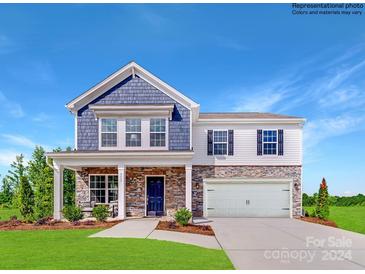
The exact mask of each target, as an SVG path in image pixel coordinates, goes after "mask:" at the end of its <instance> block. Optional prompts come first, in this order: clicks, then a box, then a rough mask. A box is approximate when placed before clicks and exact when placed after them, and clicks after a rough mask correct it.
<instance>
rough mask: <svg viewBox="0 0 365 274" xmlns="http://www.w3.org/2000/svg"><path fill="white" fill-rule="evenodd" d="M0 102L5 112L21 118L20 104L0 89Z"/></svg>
mask: <svg viewBox="0 0 365 274" xmlns="http://www.w3.org/2000/svg"><path fill="white" fill-rule="evenodd" d="M0 104H1V106H2V107H1V108H0V109H2V110H3V112H4V113H5V114H10V115H11V116H12V117H14V118H21V117H23V116H24V111H23V108H22V106H21V105H20V104H19V103H17V102H14V101H11V100H9V99H8V98H7V97H6V96H5V94H4V93H2V92H1V91H0Z"/></svg>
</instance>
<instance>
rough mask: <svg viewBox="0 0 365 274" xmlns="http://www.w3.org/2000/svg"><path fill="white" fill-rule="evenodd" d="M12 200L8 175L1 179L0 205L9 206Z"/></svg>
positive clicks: (11, 189)
mask: <svg viewBox="0 0 365 274" xmlns="http://www.w3.org/2000/svg"><path fill="white" fill-rule="evenodd" d="M12 201H13V188H12V185H11V182H10V180H9V178H8V177H4V178H3V180H2V185H1V191H0V205H1V204H2V205H7V206H11V205H12Z"/></svg>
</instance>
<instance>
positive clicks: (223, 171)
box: [192, 166, 302, 217]
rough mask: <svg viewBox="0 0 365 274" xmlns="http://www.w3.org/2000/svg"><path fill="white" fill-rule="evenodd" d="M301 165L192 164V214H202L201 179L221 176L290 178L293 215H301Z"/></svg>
mask: <svg viewBox="0 0 365 274" xmlns="http://www.w3.org/2000/svg"><path fill="white" fill-rule="evenodd" d="M301 172H302V167H301V166H193V170H192V184H193V186H192V189H193V201H192V203H193V205H192V207H193V214H194V216H202V215H203V179H204V178H222V177H247V178H270V177H271V178H292V179H293V217H299V216H300V215H301V210H302V208H301V199H302V193H301Z"/></svg>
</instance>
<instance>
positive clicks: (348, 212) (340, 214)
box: [305, 206, 365, 234]
mask: <svg viewBox="0 0 365 274" xmlns="http://www.w3.org/2000/svg"><path fill="white" fill-rule="evenodd" d="M305 209H306V210H307V211H308V212H312V211H313V209H314V207H305ZM329 219H330V220H332V221H334V222H336V224H337V226H338V227H339V228H342V229H346V230H350V231H355V232H358V233H362V234H365V206H331V207H330V216H329Z"/></svg>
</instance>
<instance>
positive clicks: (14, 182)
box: [7, 154, 27, 207]
mask: <svg viewBox="0 0 365 274" xmlns="http://www.w3.org/2000/svg"><path fill="white" fill-rule="evenodd" d="M26 173H27V168H26V167H25V165H24V155H23V154H20V155H17V156H16V158H15V161H14V162H13V163H12V164H11V165H10V170H9V174H8V175H7V178H8V180H9V182H10V185H11V186H12V187H13V190H14V193H13V194H14V195H13V205H14V206H15V207H19V203H18V202H19V186H20V178H21V177H24V176H26Z"/></svg>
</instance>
